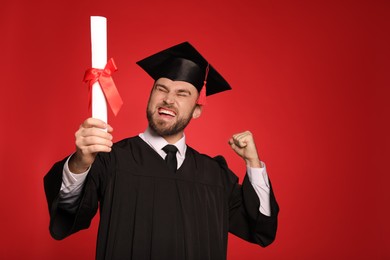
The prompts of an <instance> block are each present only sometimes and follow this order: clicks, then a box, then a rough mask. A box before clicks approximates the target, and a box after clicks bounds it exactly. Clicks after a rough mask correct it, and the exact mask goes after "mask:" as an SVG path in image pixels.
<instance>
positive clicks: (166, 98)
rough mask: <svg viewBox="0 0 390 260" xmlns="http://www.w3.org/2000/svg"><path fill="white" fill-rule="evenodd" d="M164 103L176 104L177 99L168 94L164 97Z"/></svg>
mask: <svg viewBox="0 0 390 260" xmlns="http://www.w3.org/2000/svg"><path fill="white" fill-rule="evenodd" d="M164 102H165V103H167V104H173V103H174V102H175V97H174V94H173V93H172V92H168V93H166V94H165V96H164Z"/></svg>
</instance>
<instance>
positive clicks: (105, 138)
mask: <svg viewBox="0 0 390 260" xmlns="http://www.w3.org/2000/svg"><path fill="white" fill-rule="evenodd" d="M104 129H107V131H108V132H105V131H102V130H104ZM112 131H113V128H112V127H111V126H110V125H108V124H106V123H105V122H103V121H101V120H99V119H95V118H88V119H87V120H85V121H84V122H83V123H82V124H81V126H80V128H79V130H78V131H77V132H76V133H75V138H76V147H77V149H78V150H80V151H81V152H82V154H92V153H97V152H110V151H111V147H112V145H113V142H112V139H113V137H112V135H111V132H112Z"/></svg>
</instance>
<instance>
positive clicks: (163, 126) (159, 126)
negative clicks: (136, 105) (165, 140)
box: [146, 105, 195, 136]
mask: <svg viewBox="0 0 390 260" xmlns="http://www.w3.org/2000/svg"><path fill="white" fill-rule="evenodd" d="M165 107H166V108H169V106H166V105H165ZM194 110H195V107H194V108H193V110H192V112H194ZM192 112H191V113H190V114H189V115H187V116H184V117H178V118H177V121H176V122H175V123H174V124H173V125H171V126H167V122H165V121H160V120H155V119H154V118H153V112H152V111H151V109H149V106H148V107H147V109H146V117H147V119H148V122H149V127H150V128H151V129H152V130H153V131H154V132H156V133H157V134H158V135H160V136H171V135H175V134H177V133H179V132H181V131H183V130H184V129H185V128H186V127H187V125H188V124H189V123H190V121H191V118H192V116H191V115H192Z"/></svg>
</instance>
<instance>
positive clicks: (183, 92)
mask: <svg viewBox="0 0 390 260" xmlns="http://www.w3.org/2000/svg"><path fill="white" fill-rule="evenodd" d="M177 95H178V96H179V97H189V96H191V92H189V91H188V90H179V91H177Z"/></svg>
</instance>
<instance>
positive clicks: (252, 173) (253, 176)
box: [59, 128, 271, 216]
mask: <svg viewBox="0 0 390 260" xmlns="http://www.w3.org/2000/svg"><path fill="white" fill-rule="evenodd" d="M139 137H140V138H141V139H142V140H144V141H145V142H146V143H147V144H148V145H149V146H150V147H152V148H153V149H154V150H155V151H156V152H157V153H158V154H159V155H160V156H161V157H162V158H163V159H165V156H166V155H167V154H166V153H165V152H164V151H163V150H162V148H163V147H164V146H165V145H167V144H168V142H167V141H166V140H165V139H164V138H163V137H161V136H159V135H157V134H155V133H154V132H153V131H152V130H151V129H150V128H147V129H146V131H145V132H143V133H140V134H139ZM174 145H175V146H176V147H177V149H178V152H177V153H176V158H177V168H180V166H181V165H182V164H183V162H184V159H185V154H186V150H187V145H186V142H185V135H183V137H182V138H181V139H180V140H179V141H178V142H176V143H175V144H174ZM71 156H72V155H71ZM71 156H69V158H68V160H67V161H66V163H65V165H64V169H63V175H62V185H61V190H60V198H61V200H60V202H59V203H60V205H61V207H63V208H66V209H67V210H71V211H74V210H76V208H75V207H76V205H75V203H74V202H75V201H76V200H77V199H78V198H79V197H80V194H81V191H82V188H83V184H84V181H85V178H86V177H87V174H88V172H89V169H88V170H87V171H86V172H84V173H80V174H74V173H72V172H71V171H70V170H69V166H68V162H69V159H70V157H71ZM261 164H262V167H261V168H252V167H249V166H247V175H248V178H249V181H250V183H251V184H252V186H253V188H254V190H255V192H256V194H257V196H258V197H259V200H260V208H259V210H260V212H261V213H262V214H264V215H266V216H271V208H270V198H269V197H270V187H269V180H268V175H267V170H266V167H265V164H264V163H263V162H261Z"/></svg>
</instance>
